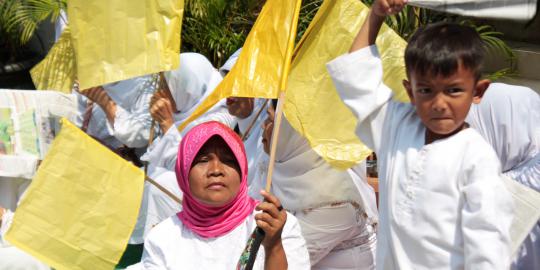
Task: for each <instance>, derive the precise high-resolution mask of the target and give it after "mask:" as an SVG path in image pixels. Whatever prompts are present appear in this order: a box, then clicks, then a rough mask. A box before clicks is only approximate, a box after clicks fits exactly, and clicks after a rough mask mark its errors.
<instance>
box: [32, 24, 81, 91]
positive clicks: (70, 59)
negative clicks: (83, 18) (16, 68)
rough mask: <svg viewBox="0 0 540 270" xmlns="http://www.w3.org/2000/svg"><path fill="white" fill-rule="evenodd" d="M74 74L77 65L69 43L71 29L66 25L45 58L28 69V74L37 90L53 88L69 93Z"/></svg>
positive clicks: (71, 45)
mask: <svg viewBox="0 0 540 270" xmlns="http://www.w3.org/2000/svg"><path fill="white" fill-rule="evenodd" d="M76 74H77V65H76V62H75V51H73V44H72V43H71V31H70V29H69V27H66V28H65V29H64V32H62V35H61V36H60V38H59V39H58V41H57V42H56V44H54V46H53V47H52V48H51V49H50V51H49V53H48V54H47V56H46V57H45V59H43V60H42V61H41V62H40V63H39V64H37V65H36V66H35V67H34V68H32V69H31V70H30V75H31V76H32V81H33V82H34V85H35V86H36V89H38V90H55V91H59V92H62V93H66V94H70V93H71V89H72V87H73V83H74V82H75V78H76V76H77V75H76Z"/></svg>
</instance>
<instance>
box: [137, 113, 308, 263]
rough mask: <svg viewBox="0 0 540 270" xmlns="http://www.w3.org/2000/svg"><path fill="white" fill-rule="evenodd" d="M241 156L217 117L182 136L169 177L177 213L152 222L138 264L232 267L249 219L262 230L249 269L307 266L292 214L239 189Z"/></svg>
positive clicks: (244, 171) (243, 184)
mask: <svg viewBox="0 0 540 270" xmlns="http://www.w3.org/2000/svg"><path fill="white" fill-rule="evenodd" d="M247 175H248V168H247V160H246V154H245V150H244V146H243V144H242V141H241V140H240V138H239V137H238V136H237V135H236V134H235V133H234V132H233V131H232V130H231V129H230V128H228V127H226V126H225V125H223V124H221V123H218V122H206V123H203V124H201V125H198V126H196V127H194V128H192V129H191V130H190V131H189V132H188V133H187V134H186V135H185V137H184V138H183V140H182V142H181V144H180V147H179V150H178V159H177V163H176V176H177V179H178V184H179V186H180V189H181V190H182V192H183V193H184V197H183V203H182V209H183V210H182V212H179V213H178V214H176V215H174V216H172V217H170V218H168V219H166V220H165V221H163V222H162V223H160V224H159V225H157V226H156V227H155V228H153V229H152V230H151V231H150V233H149V235H148V237H147V238H146V241H145V243H144V254H143V259H142V266H143V268H144V269H228V270H230V269H235V268H236V267H237V266H238V262H239V261H240V258H241V257H242V256H245V254H243V251H244V247H245V244H246V242H247V241H248V240H249V238H250V235H251V233H252V232H253V230H254V229H255V227H256V226H259V227H260V228H261V229H262V230H264V232H265V235H266V236H265V238H264V240H263V242H262V246H263V247H264V248H261V249H260V250H259V252H258V254H257V259H256V261H255V264H254V268H253V269H287V267H290V269H309V255H308V253H307V249H306V245H305V241H304V239H303V238H302V236H301V232H300V228H299V226H298V223H297V221H296V219H295V218H294V216H292V215H290V214H288V213H287V212H286V211H285V210H283V208H282V207H281V203H280V202H279V200H278V199H277V198H276V197H274V196H272V195H270V194H269V193H266V192H261V195H262V196H263V197H264V198H265V202H262V203H259V202H257V201H255V200H254V199H251V198H250V197H249V196H248V195H247Z"/></svg>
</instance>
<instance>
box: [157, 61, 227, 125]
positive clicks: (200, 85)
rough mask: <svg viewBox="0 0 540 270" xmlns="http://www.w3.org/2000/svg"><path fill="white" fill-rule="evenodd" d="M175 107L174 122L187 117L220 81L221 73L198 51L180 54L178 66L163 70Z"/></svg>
mask: <svg viewBox="0 0 540 270" xmlns="http://www.w3.org/2000/svg"><path fill="white" fill-rule="evenodd" d="M165 80H166V81H167V85H168V86H169V89H170V91H171V94H172V97H173V99H174V102H175V103H176V109H177V110H178V112H179V113H175V115H174V120H175V122H182V121H184V120H185V119H187V118H188V117H189V116H190V115H191V113H192V112H193V111H195V109H196V108H197V107H198V106H199V104H200V103H201V102H202V101H204V100H205V99H206V97H207V96H208V95H209V94H210V93H211V92H212V90H213V89H214V88H216V86H217V85H218V84H219V83H220V82H221V80H222V77H221V74H219V72H218V71H217V70H216V69H215V68H214V66H212V63H210V61H208V59H206V57H204V56H203V55H201V54H198V53H182V54H180V67H179V68H177V69H175V70H172V71H168V72H165Z"/></svg>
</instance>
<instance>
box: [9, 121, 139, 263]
mask: <svg viewBox="0 0 540 270" xmlns="http://www.w3.org/2000/svg"><path fill="white" fill-rule="evenodd" d="M61 123H62V130H61V131H60V133H59V134H58V136H57V138H56V139H55V140H54V142H53V144H52V147H51V149H50V151H49V153H48V154H47V156H46V157H45V159H44V160H43V163H42V164H41V166H40V167H39V170H38V172H37V173H36V176H35V177H34V179H33V180H32V184H31V185H30V187H29V188H28V190H27V192H26V194H25V196H24V197H23V199H22V201H21V203H20V205H19V206H18V208H17V211H16V212H15V216H14V218H13V223H12V225H11V227H10V229H9V231H8V232H7V234H6V239H7V240H8V241H9V242H10V243H12V244H13V245H15V246H17V247H19V248H20V249H22V250H24V251H26V252H28V253H29V254H31V255H32V256H34V257H36V258H37V259H39V260H40V261H43V262H44V263H46V264H48V265H49V266H51V267H53V268H55V269H114V267H115V265H116V264H117V262H118V261H119V260H120V257H121V256H122V253H123V251H124V249H125V247H126V245H127V243H128V240H129V237H130V235H131V232H132V231H133V228H134V227H135V223H136V221H137V215H138V212H139V207H140V204H141V199H142V192H143V185H144V173H143V172H142V171H141V170H139V169H138V168H136V167H135V166H133V165H131V163H129V162H127V161H125V160H123V159H122V158H121V157H119V156H117V155H116V154H114V153H113V152H111V151H110V150H108V149H107V148H106V147H105V146H102V145H101V144H100V143H98V142H96V141H95V140H93V139H92V138H90V137H89V136H88V135H86V134H85V133H84V132H82V131H81V130H79V129H78V128H77V127H75V126H74V125H73V124H71V123H70V122H69V121H67V120H65V119H62V120H61Z"/></svg>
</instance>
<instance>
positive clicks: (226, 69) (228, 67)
mask: <svg viewBox="0 0 540 270" xmlns="http://www.w3.org/2000/svg"><path fill="white" fill-rule="evenodd" d="M241 52H242V48H240V49H238V50H236V52H234V53H233V54H232V55H231V57H229V59H227V61H226V62H225V64H223V66H221V68H219V72H220V73H221V75H223V76H225V75H226V74H227V73H228V72H229V71H231V69H232V68H233V67H234V64H236V61H238V57H240V53H241Z"/></svg>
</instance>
